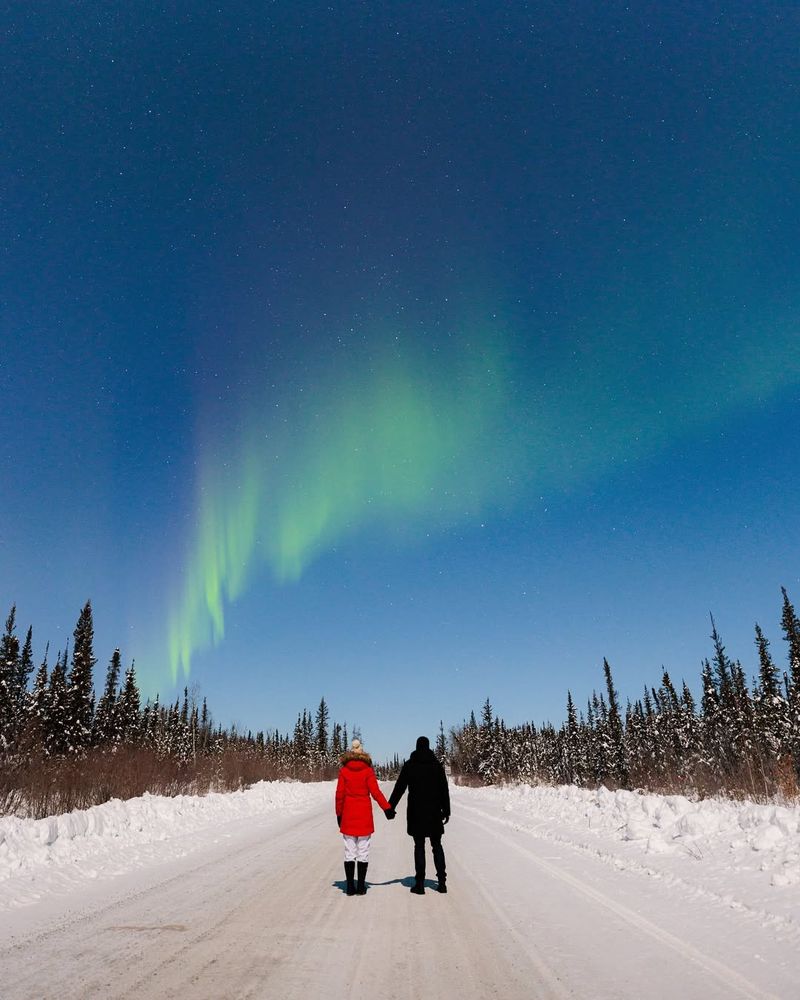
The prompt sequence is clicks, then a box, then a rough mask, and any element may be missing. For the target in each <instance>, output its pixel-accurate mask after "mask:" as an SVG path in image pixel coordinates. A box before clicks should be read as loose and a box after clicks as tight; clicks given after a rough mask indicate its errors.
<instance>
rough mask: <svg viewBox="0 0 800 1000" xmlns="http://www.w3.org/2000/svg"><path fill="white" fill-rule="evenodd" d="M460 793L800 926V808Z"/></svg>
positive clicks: (540, 830)
mask: <svg viewBox="0 0 800 1000" xmlns="http://www.w3.org/2000/svg"><path fill="white" fill-rule="evenodd" d="M456 797H457V799H458V800H459V801H460V803H461V804H462V805H463V806H464V807H465V808H467V810H472V811H475V812H484V813H485V814H486V815H488V816H491V818H493V819H494V820H496V821H497V820H499V821H500V822H503V823H505V824H506V825H508V826H512V827H514V828H515V829H518V830H526V831H528V832H529V833H531V834H534V835H536V836H537V837H541V838H544V839H547V840H549V841H551V842H556V843H559V844H563V845H566V846H569V847H572V848H574V849H576V850H579V851H584V852H589V853H591V854H593V855H595V856H599V857H600V858H602V859H603V860H605V861H606V862H608V863H609V864H612V865H613V866H614V867H616V868H619V869H629V870H632V871H637V872H640V873H643V874H645V875H649V876H651V877H654V878H658V879H660V880H663V881H664V882H666V883H672V884H675V885H680V886H681V887H682V888H683V889H687V890H689V891H690V892H691V893H694V894H697V895H704V896H713V897H714V898H716V899H717V900H721V901H723V902H725V903H726V905H729V906H733V907H736V908H742V909H746V910H751V911H753V912H754V913H756V914H757V915H758V916H759V917H761V918H762V919H764V920H766V921H767V922H770V921H773V922H775V923H777V924H792V925H793V926H794V927H795V928H800V806H796V805H791V806H790V805H781V804H777V803H776V804H770V805H761V804H758V803H754V802H735V801H731V800H726V799H705V800H703V801H692V800H691V799H688V798H686V797H685V796H683V795H643V794H639V793H636V792H628V791H615V792H612V791H609V790H608V789H606V788H599V789H596V790H589V789H583V788H575V787H572V786H557V787H552V788H551V787H530V786H527V785H518V786H517V785H514V786H505V787H490V788H481V789H457V790H456ZM454 812H455V810H454Z"/></svg>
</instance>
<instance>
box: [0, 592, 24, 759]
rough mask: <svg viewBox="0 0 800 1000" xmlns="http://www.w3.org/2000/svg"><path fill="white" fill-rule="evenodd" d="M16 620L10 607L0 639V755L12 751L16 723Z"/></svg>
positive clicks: (17, 640) (17, 646) (17, 675)
mask: <svg viewBox="0 0 800 1000" xmlns="http://www.w3.org/2000/svg"><path fill="white" fill-rule="evenodd" d="M16 618H17V608H16V605H12V607H11V610H10V611H9V613H8V618H6V629H5V632H4V633H3V636H2V638H1V639H0V754H2V753H7V752H9V751H10V750H11V749H12V747H13V744H14V737H15V727H16V721H17V701H18V699H17V685H18V679H19V658H20V657H19V639H18V638H17V636H16Z"/></svg>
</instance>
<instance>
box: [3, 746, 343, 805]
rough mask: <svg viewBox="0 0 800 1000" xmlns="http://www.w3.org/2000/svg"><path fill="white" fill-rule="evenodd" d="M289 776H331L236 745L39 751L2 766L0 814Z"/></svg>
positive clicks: (240, 785)
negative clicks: (195, 750) (163, 751)
mask: <svg viewBox="0 0 800 1000" xmlns="http://www.w3.org/2000/svg"><path fill="white" fill-rule="evenodd" d="M287 777H289V778H297V779H299V780H307V781H310V780H321V779H323V778H326V777H329V775H328V773H327V770H323V771H321V772H320V773H319V774H316V773H315V774H310V773H308V772H306V773H302V774H288V773H287V772H286V770H285V769H284V770H283V771H281V769H280V768H278V766H277V765H276V764H275V763H274V762H273V761H271V760H270V759H269V758H267V757H265V756H262V755H258V754H253V753H252V751H248V750H244V749H237V748H228V749H226V750H224V751H223V752H222V753H219V754H214V755H200V756H198V757H197V758H193V759H191V760H189V761H187V762H184V763H182V762H180V761H179V760H177V759H176V758H174V757H168V756H164V755H159V754H157V753H155V752H154V751H152V750H148V749H145V748H143V747H118V748H116V749H114V750H108V749H96V750H92V751H90V752H89V753H87V754H86V755H85V756H82V757H71V758H53V757H47V756H44V755H40V756H35V757H29V758H27V759H19V760H16V761H14V760H12V761H6V762H4V764H3V765H1V766H0V815H2V814H5V815H9V814H10V815H15V816H25V817H30V818H33V819H41V818H42V817H44V816H53V815H56V814H58V813H64V812H70V811H71V810H73V809H88V808H89V807H90V806H96V805H101V804H102V803H103V802H108V801H109V800H110V799H130V798H134V797H136V796H139V795H143V794H144V793H145V792H150V793H151V794H152V795H168V796H175V795H203V794H205V793H206V792H211V791H219V792H223V791H234V790H236V789H241V788H248V787H250V785H253V784H255V783H256V782H257V781H275V780H278V779H281V778H287Z"/></svg>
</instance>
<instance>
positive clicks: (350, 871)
mask: <svg viewBox="0 0 800 1000" xmlns="http://www.w3.org/2000/svg"><path fill="white" fill-rule="evenodd" d="M355 876H356V863H355V861H345V863H344V877H345V878H346V879H347V895H348V896H355V894H356V882H355Z"/></svg>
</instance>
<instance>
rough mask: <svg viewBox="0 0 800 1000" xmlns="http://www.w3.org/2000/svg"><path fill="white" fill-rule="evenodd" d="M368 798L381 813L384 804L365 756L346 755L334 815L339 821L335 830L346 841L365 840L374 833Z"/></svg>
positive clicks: (338, 784) (384, 801)
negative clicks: (376, 805) (345, 837)
mask: <svg viewBox="0 0 800 1000" xmlns="http://www.w3.org/2000/svg"><path fill="white" fill-rule="evenodd" d="M370 795H371V796H372V798H373V799H375V801H376V802H377V803H378V805H379V806H380V807H381V809H389V808H391V807H390V806H389V803H388V801H387V800H386V798H384V795H383V792H382V791H381V790H380V788H378V779H377V778H376V777H375V772H374V771H373V770H372V761H371V759H370V758H369V756H368V755H367V754H354V753H347V754H345V755H344V756H343V757H342V768H341V770H340V771H339V781H338V782H337V784H336V815H337V816H341V817H342V821H341V823H340V824H339V829H340V830H341V831H342V833H345V834H347V835H348V836H350V837H366V836H368V835H369V834H370V833H374V832H375V824H374V823H373V822H372V802H371V800H370Z"/></svg>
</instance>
